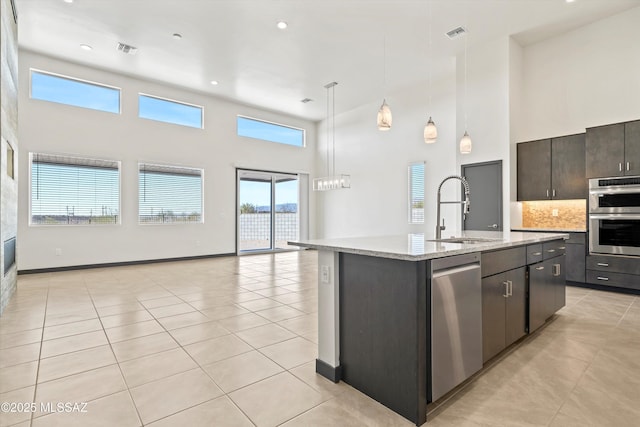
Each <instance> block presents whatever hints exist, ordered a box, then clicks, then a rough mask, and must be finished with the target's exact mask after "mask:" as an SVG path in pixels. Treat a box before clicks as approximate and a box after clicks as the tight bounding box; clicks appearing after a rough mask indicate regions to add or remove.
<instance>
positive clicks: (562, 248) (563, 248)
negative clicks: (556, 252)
mask: <svg viewBox="0 0 640 427" xmlns="http://www.w3.org/2000/svg"><path fill="white" fill-rule="evenodd" d="M558 249H560V250H561V251H564V250H565V249H567V247H566V246H558Z"/></svg>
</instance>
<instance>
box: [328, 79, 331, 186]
mask: <svg viewBox="0 0 640 427" xmlns="http://www.w3.org/2000/svg"><path fill="white" fill-rule="evenodd" d="M329 136H330V134H329V86H327V176H329V173H330V172H331V169H329V141H330V139H329Z"/></svg>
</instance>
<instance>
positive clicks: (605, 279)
mask: <svg viewBox="0 0 640 427" xmlns="http://www.w3.org/2000/svg"><path fill="white" fill-rule="evenodd" d="M596 279H598V280H604V281H605V282H607V281H608V280H609V278H608V277H602V276H598V277H596Z"/></svg>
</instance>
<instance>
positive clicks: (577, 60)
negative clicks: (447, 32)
mask: <svg viewBox="0 0 640 427" xmlns="http://www.w3.org/2000/svg"><path fill="white" fill-rule="evenodd" d="M638 22H640V7H638V8H634V9H631V10H629V11H627V12H624V13H621V14H618V15H614V16H612V17H609V18H606V19H603V20H600V21H597V22H594V23H592V24H590V25H586V26H584V27H581V28H578V29H576V30H574V31H571V32H569V33H566V34H563V35H560V36H558V37H554V38H551V39H549V40H545V41H542V42H540V43H537V44H534V45H531V46H527V47H526V48H525V49H524V58H523V60H524V64H523V70H524V79H523V89H524V98H523V100H522V101H523V113H524V116H525V117H526V121H523V122H522V123H521V126H520V127H519V128H517V129H515V133H514V136H515V138H516V139H517V140H519V141H527V140H534V139H540V138H548V137H552V136H560V135H568V134H573V133H580V132H584V131H585V128H587V127H591V126H598V125H603V124H608V123H616V122H622V121H627V120H635V119H638V118H640V78H639V77H638V76H640V55H639V54H638V41H639V40H640V25H638Z"/></svg>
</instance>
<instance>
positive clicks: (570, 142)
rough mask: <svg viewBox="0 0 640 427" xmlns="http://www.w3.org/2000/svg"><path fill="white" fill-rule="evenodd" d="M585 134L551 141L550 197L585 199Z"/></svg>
mask: <svg viewBox="0 0 640 427" xmlns="http://www.w3.org/2000/svg"><path fill="white" fill-rule="evenodd" d="M584 144H585V134H583V133H582V134H579V135H569V136H563V137H561V138H553V139H552V140H551V197H552V198H554V199H561V200H566V199H586V198H587V195H588V193H589V190H588V187H587V178H586V176H585V152H584V150H585V149H584ZM532 166H533V165H532Z"/></svg>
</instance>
